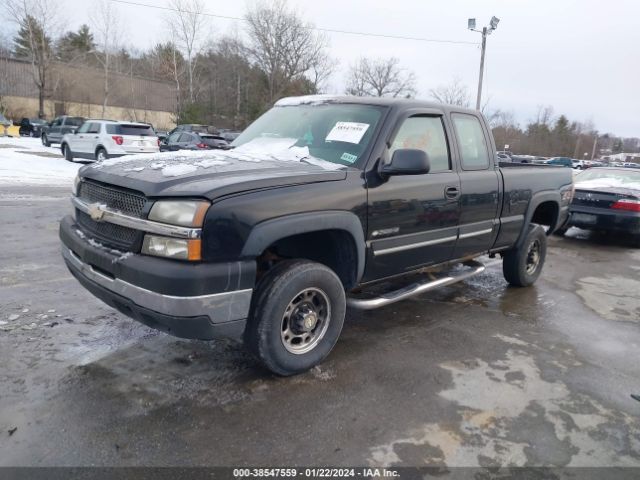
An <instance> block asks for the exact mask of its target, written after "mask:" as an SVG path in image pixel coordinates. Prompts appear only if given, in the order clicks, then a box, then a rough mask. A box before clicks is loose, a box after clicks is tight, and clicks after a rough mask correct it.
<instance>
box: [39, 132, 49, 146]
mask: <svg viewBox="0 0 640 480" xmlns="http://www.w3.org/2000/svg"><path fill="white" fill-rule="evenodd" d="M41 140H42V145H44V146H45V147H50V146H51V143H49V139H48V138H47V134H46V133H43V134H42V137H41Z"/></svg>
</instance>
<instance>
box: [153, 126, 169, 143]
mask: <svg viewBox="0 0 640 480" xmlns="http://www.w3.org/2000/svg"><path fill="white" fill-rule="evenodd" d="M153 130H154V131H155V132H156V137H158V140H160V142H162V141H163V140H165V139H166V138H167V137H168V136H169V132H167V131H166V130H156V129H155V128H154V129H153Z"/></svg>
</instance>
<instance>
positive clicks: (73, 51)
mask: <svg viewBox="0 0 640 480" xmlns="http://www.w3.org/2000/svg"><path fill="white" fill-rule="evenodd" d="M95 48H96V42H95V41H94V39H93V33H91V30H89V26H88V25H81V26H80V28H79V29H78V31H77V32H67V33H66V34H64V35H63V36H62V38H60V40H59V41H58V45H57V49H56V50H57V52H56V53H57V55H56V56H57V58H58V59H59V60H62V61H64V62H69V61H72V60H73V59H75V58H78V57H80V56H82V55H86V54H87V53H89V52H91V51H93V50H94V49H95Z"/></svg>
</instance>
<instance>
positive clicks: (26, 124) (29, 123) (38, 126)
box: [18, 118, 47, 137]
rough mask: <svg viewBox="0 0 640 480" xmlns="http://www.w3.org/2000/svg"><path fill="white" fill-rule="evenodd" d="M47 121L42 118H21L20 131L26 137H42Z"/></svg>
mask: <svg viewBox="0 0 640 480" xmlns="http://www.w3.org/2000/svg"><path fill="white" fill-rule="evenodd" d="M45 125H47V121H46V120H43V119H42V118H23V119H22V120H20V124H19V126H20V129H19V130H18V133H19V134H20V136H25V137H40V135H41V134H42V128H43V127H44V126H45Z"/></svg>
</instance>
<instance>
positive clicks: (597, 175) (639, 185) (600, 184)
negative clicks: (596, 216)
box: [574, 168, 640, 190]
mask: <svg viewBox="0 0 640 480" xmlns="http://www.w3.org/2000/svg"><path fill="white" fill-rule="evenodd" d="M574 182H575V184H576V187H577V188H616V187H618V188H631V189H637V190H640V172H634V171H632V170H630V171H627V170H617V169H616V170H613V169H612V170H609V169H606V168H594V169H589V170H586V171H584V172H582V173H581V174H579V175H577V176H576V177H575V179H574Z"/></svg>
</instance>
